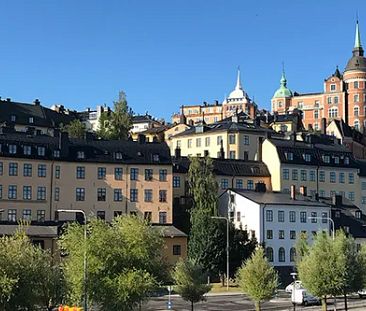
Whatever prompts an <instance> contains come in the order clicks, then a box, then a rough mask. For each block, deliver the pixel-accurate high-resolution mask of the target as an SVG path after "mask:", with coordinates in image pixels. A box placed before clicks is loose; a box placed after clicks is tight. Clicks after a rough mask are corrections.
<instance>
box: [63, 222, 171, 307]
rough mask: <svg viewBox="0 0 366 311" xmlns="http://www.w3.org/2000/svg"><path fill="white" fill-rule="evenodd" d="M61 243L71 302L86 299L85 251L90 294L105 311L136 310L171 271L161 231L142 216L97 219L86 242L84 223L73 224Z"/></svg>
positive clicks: (68, 297) (89, 226)
mask: <svg viewBox="0 0 366 311" xmlns="http://www.w3.org/2000/svg"><path fill="white" fill-rule="evenodd" d="M60 245H61V249H62V250H63V251H64V252H65V253H66V254H67V256H66V257H65V260H64V263H63V268H64V273H65V280H66V283H67V284H66V285H67V290H68V294H67V301H68V302H70V303H79V304H80V303H81V300H82V293H83V256H84V250H85V249H86V251H87V259H88V260H87V262H88V270H87V275H88V282H87V292H88V297H89V299H90V302H95V303H97V304H98V305H99V306H100V310H102V311H103V310H109V311H115V310H116V311H117V310H121V311H127V310H133V309H134V308H135V307H136V306H137V305H138V304H139V303H140V302H141V301H143V300H144V299H146V297H147V295H148V293H149V292H150V291H151V290H152V289H153V288H154V287H155V286H156V285H157V284H158V283H159V281H161V280H162V279H163V273H164V271H166V267H165V265H164V263H163V262H164V261H163V258H162V238H161V235H160V232H158V231H157V230H155V229H154V228H152V227H151V226H149V225H148V224H147V223H145V222H144V221H142V220H140V219H138V218H137V217H128V216H125V217H118V218H115V219H114V220H113V222H112V223H111V224H107V223H105V222H104V221H102V220H96V219H95V220H92V221H91V222H90V223H88V238H87V241H86V243H85V241H84V239H83V227H82V226H81V225H79V224H71V225H69V226H67V227H66V228H65V233H64V234H63V235H62V237H61V240H60Z"/></svg>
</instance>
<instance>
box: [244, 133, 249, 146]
mask: <svg viewBox="0 0 366 311" xmlns="http://www.w3.org/2000/svg"><path fill="white" fill-rule="evenodd" d="M244 145H249V136H248V135H244Z"/></svg>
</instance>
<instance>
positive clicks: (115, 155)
mask: <svg viewBox="0 0 366 311" xmlns="http://www.w3.org/2000/svg"><path fill="white" fill-rule="evenodd" d="M114 158H115V159H116V160H122V158H123V157H122V152H116V153H115V154H114Z"/></svg>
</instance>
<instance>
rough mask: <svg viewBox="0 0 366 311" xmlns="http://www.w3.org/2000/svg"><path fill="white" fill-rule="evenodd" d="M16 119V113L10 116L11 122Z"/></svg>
mask: <svg viewBox="0 0 366 311" xmlns="http://www.w3.org/2000/svg"><path fill="white" fill-rule="evenodd" d="M16 119H17V116H16V115H15V114H12V115H11V116H10V121H11V122H15V121H16Z"/></svg>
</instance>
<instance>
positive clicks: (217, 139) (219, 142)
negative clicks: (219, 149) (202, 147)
mask: <svg viewBox="0 0 366 311" xmlns="http://www.w3.org/2000/svg"><path fill="white" fill-rule="evenodd" d="M221 141H222V136H217V138H216V144H217V145H218V146H220V145H221Z"/></svg>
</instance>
